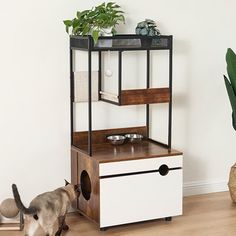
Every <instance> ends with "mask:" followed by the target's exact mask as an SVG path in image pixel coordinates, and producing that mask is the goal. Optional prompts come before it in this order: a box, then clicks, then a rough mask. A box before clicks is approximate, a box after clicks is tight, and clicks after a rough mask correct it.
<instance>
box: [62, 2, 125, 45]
mask: <svg viewBox="0 0 236 236" xmlns="http://www.w3.org/2000/svg"><path fill="white" fill-rule="evenodd" d="M123 14H124V12H123V11H121V10H120V6H119V5H117V4H116V3H115V2H108V3H102V4H100V5H98V6H96V7H93V8H92V9H90V10H84V11H82V12H79V11H78V12H77V14H76V18H74V19H72V20H65V21H64V24H65V26H66V32H67V33H68V34H70V35H82V36H85V35H88V34H90V35H92V37H93V40H94V43H97V41H98V37H99V36H100V35H102V36H108V35H109V36H110V35H113V34H115V33H116V30H115V27H116V26H117V25H118V24H119V23H125V17H124V15H123Z"/></svg>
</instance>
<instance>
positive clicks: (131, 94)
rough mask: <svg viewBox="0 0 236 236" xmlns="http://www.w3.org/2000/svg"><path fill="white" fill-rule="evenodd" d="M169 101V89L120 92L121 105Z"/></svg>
mask: <svg viewBox="0 0 236 236" xmlns="http://www.w3.org/2000/svg"><path fill="white" fill-rule="evenodd" d="M169 101H170V89H169V88H149V89H131V90H122V91H121V105H138V104H151V103H164V102H169Z"/></svg>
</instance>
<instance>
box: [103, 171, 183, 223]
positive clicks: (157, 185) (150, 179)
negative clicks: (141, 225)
mask: <svg viewBox="0 0 236 236" xmlns="http://www.w3.org/2000/svg"><path fill="white" fill-rule="evenodd" d="M181 214H182V169H176V170H170V171H169V173H168V174H167V175H165V176H162V175H160V173H159V172H153V173H142V174H132V175H126V176H118V177H110V178H104V179H101V180H100V227H107V226H112V225H119V224H126V223H132V222H139V221H145V220H152V219H158V218H163V217H169V216H176V215H181Z"/></svg>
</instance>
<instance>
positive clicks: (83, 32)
mask: <svg viewBox="0 0 236 236" xmlns="http://www.w3.org/2000/svg"><path fill="white" fill-rule="evenodd" d="M89 30H90V27H89V24H87V25H85V27H84V29H83V31H82V35H87V34H88V32H89Z"/></svg>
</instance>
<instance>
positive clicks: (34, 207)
mask: <svg viewBox="0 0 236 236" xmlns="http://www.w3.org/2000/svg"><path fill="white" fill-rule="evenodd" d="M12 190H13V195H14V198H15V202H16V205H17V207H18V208H19V210H21V211H22V212H23V213H24V214H25V227H24V232H25V234H24V235H25V236H33V235H34V233H35V232H36V230H37V229H38V227H39V226H41V227H42V229H43V230H44V231H45V235H46V236H52V235H53V229H54V225H55V223H57V221H58V230H57V232H56V234H55V236H60V235H61V233H62V231H63V230H68V229H69V227H68V225H67V224H66V222H65V218H66V213H67V211H68V209H69V207H70V205H71V202H72V201H73V200H75V199H76V198H77V197H79V194H80V192H81V190H80V186H78V185H72V184H70V183H68V182H67V181H66V186H64V187H61V188H58V189H55V190H54V191H51V192H46V193H43V194H40V195H38V196H37V197H35V198H34V199H33V200H32V201H31V203H30V206H29V207H28V208H26V207H25V206H24V205H23V203H22V201H21V198H20V194H19V192H18V189H17V187H16V185H15V184H13V185H12Z"/></svg>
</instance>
